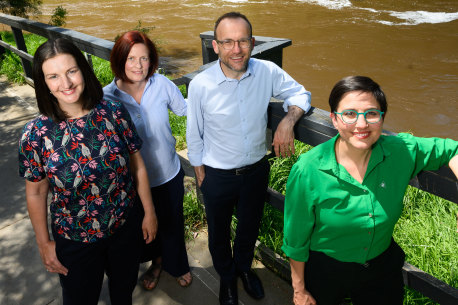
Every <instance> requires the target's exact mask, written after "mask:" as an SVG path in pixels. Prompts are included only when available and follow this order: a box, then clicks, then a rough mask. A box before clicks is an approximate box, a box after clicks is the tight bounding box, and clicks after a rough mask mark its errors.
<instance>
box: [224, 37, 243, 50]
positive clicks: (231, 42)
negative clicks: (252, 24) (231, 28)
mask: <svg viewBox="0 0 458 305" xmlns="http://www.w3.org/2000/svg"><path fill="white" fill-rule="evenodd" d="M216 42H217V43H219V44H220V45H222V46H223V48H224V50H232V49H233V48H234V46H235V43H236V42H238V43H239V47H240V48H241V49H248V48H249V47H251V37H249V38H242V39H239V40H232V39H226V40H216Z"/></svg>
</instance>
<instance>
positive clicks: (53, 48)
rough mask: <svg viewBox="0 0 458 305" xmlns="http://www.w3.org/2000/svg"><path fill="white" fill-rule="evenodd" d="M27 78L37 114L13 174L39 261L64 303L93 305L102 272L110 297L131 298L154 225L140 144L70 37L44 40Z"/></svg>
mask: <svg viewBox="0 0 458 305" xmlns="http://www.w3.org/2000/svg"><path fill="white" fill-rule="evenodd" d="M33 77H34V82H35V93H36V97H37V103H38V108H39V110H40V113H41V115H40V116H38V117H37V118H35V119H34V120H32V121H30V122H29V123H27V125H26V126H25V128H24V131H23V134H22V137H21V140H20V142H19V173H20V175H21V176H23V177H25V178H26V198H27V208H28V211H29V215H30V220H31V222H32V226H33V228H34V231H35V234H36V240H37V244H38V249H39V252H40V255H41V258H42V261H43V264H44V265H45V267H46V269H47V270H48V271H49V272H54V273H58V274H59V276H60V283H61V286H62V294H63V301H64V304H66V305H67V304H97V302H98V298H99V295H100V290H101V286H102V282H103V277H104V273H105V272H106V274H107V276H108V277H109V290H110V298H111V303H112V304H123V305H124V304H132V292H133V290H134V288H135V284H136V281H137V274H138V268H139V258H140V249H141V247H142V245H141V244H142V242H143V240H144V241H145V242H146V243H150V242H151V241H152V240H153V239H154V238H155V235H156V230H157V220H156V214H155V211H154V206H153V202H152V199H151V193H150V190H149V183H148V177H147V173H146V169H145V165H144V162H143V159H142V157H141V155H140V152H139V150H140V148H141V145H142V141H141V139H140V138H139V136H138V135H137V132H136V130H135V127H134V125H133V123H132V122H131V119H130V116H129V114H128V112H127V111H126V109H125V108H124V107H123V106H122V105H121V104H120V103H115V102H110V101H105V100H102V97H103V91H102V87H101V86H100V83H99V82H98V80H97V78H96V77H95V75H94V73H93V72H92V69H91V68H90V66H89V64H88V63H87V61H86V59H85V58H84V56H83V55H82V53H81V52H80V51H79V50H78V48H77V47H75V46H74V45H73V44H72V43H71V42H69V41H67V40H65V39H57V40H49V41H47V42H45V43H44V44H43V45H41V46H40V47H39V48H38V49H37V51H36V53H35V56H34V62H33ZM49 190H50V191H51V194H52V198H51V204H50V213H51V229H52V234H53V237H54V241H52V240H51V239H50V236H49V232H48V223H47V195H48V191H49ZM139 199H141V202H140V200H139ZM142 205H143V209H142ZM142 217H143V220H142Z"/></svg>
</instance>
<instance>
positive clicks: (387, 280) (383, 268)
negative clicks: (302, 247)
mask: <svg viewBox="0 0 458 305" xmlns="http://www.w3.org/2000/svg"><path fill="white" fill-rule="evenodd" d="M404 259H405V254H404V251H403V250H402V249H401V247H399V245H398V244H397V243H396V242H395V241H394V240H392V242H391V245H390V246H389V247H388V249H387V250H385V251H384V252H383V253H382V254H380V255H379V256H377V257H376V258H374V259H372V260H370V261H368V262H367V263H366V264H358V263H345V262H341V261H338V260H335V259H333V258H331V257H329V256H327V255H326V254H324V253H322V252H315V251H311V252H310V258H309V261H308V262H307V263H306V265H305V287H306V289H307V290H308V291H309V292H310V293H311V294H312V296H313V297H314V298H315V300H316V301H317V304H319V305H337V304H340V303H341V301H342V300H343V299H344V297H348V296H350V297H351V301H352V303H353V304H354V305H388V304H389V305H402V303H403V299H404V282H403V278H402V266H403V265H404Z"/></svg>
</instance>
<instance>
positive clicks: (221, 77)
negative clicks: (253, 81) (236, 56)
mask: <svg viewBox="0 0 458 305" xmlns="http://www.w3.org/2000/svg"><path fill="white" fill-rule="evenodd" d="M215 66H216V67H215V73H216V75H215V79H216V83H217V84H218V85H219V84H221V83H223V82H225V81H228V80H229V78H227V77H226V75H224V72H223V69H221V60H220V59H218V61H217V62H216V64H215ZM250 75H254V69H253V63H252V59H251V58H250V59H249V60H248V66H247V70H246V71H245V73H244V74H243V75H242V77H241V78H240V80H242V79H244V78H246V77H248V76H250Z"/></svg>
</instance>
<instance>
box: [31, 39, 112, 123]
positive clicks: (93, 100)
mask: <svg viewBox="0 0 458 305" xmlns="http://www.w3.org/2000/svg"><path fill="white" fill-rule="evenodd" d="M61 54H68V55H71V56H72V57H73V58H74V59H75V61H76V64H77V65H78V68H79V69H80V71H81V73H82V75H83V80H84V90H83V93H82V96H81V101H82V103H83V104H82V106H83V109H85V110H91V109H93V108H94V107H95V105H96V104H97V103H99V102H100V100H101V99H102V98H103V90H102V86H101V85H100V83H99V81H98V80H97V77H96V76H95V74H94V72H93V71H92V68H91V67H90V66H89V63H88V62H87V60H86V58H85V57H84V55H83V54H82V53H81V51H80V50H79V49H78V48H77V47H76V46H75V45H74V44H73V43H71V42H70V41H69V40H66V39H64V38H58V39H50V40H48V41H46V42H45V43H43V44H42V45H41V46H39V47H38V49H37V51H36V52H35V55H34V57H33V69H32V72H33V82H34V86H35V95H36V98H37V104H38V110H39V111H40V113H41V114H43V115H45V116H47V117H50V118H52V119H53V120H55V121H56V122H61V121H63V120H65V119H66V118H67V117H68V115H67V113H66V112H65V111H63V110H62V109H61V108H60V107H59V103H58V101H57V99H56V98H55V97H54V95H52V94H51V92H50V90H49V88H48V85H46V81H45V76H44V73H43V63H44V62H45V61H46V60H48V59H51V58H53V57H56V56H57V55H61Z"/></svg>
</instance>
